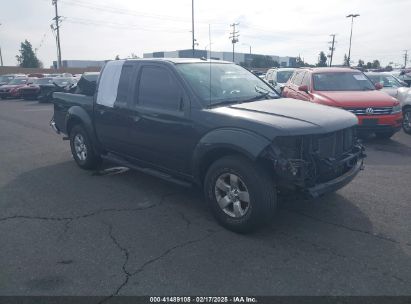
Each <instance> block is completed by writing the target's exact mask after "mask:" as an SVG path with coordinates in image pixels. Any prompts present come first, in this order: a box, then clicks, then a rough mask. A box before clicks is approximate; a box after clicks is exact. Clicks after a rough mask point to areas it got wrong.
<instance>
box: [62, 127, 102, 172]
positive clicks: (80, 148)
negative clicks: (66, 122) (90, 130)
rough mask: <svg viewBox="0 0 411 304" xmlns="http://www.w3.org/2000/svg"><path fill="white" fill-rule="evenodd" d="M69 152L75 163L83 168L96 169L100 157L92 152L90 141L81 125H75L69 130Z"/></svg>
mask: <svg viewBox="0 0 411 304" xmlns="http://www.w3.org/2000/svg"><path fill="white" fill-rule="evenodd" d="M70 147H71V154H72V155H73V158H74V160H75V161H76V163H77V165H78V166H79V167H80V168H82V169H85V170H93V169H97V168H98V166H99V165H100V163H101V158H100V156H99V155H97V154H96V153H95V152H94V149H93V145H92V142H91V140H90V138H89V136H88V134H87V132H86V131H85V129H84V127H83V126H82V125H76V126H74V127H73V128H72V130H71V132H70Z"/></svg>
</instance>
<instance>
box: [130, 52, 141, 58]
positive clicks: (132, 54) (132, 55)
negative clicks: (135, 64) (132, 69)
mask: <svg viewBox="0 0 411 304" xmlns="http://www.w3.org/2000/svg"><path fill="white" fill-rule="evenodd" d="M131 58H133V59H138V58H140V57H138V56H137V55H136V54H134V53H131Z"/></svg>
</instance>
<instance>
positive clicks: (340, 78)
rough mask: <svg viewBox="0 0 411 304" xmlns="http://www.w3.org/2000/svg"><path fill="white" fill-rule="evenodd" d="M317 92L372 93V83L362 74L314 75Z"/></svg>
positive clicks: (373, 88)
mask: <svg viewBox="0 0 411 304" xmlns="http://www.w3.org/2000/svg"><path fill="white" fill-rule="evenodd" d="M313 81H314V89H315V90H316V91H371V90H375V87H374V85H373V84H372V83H371V81H370V80H369V79H368V78H367V77H365V75H364V74H362V73H352V72H336V73H315V74H313Z"/></svg>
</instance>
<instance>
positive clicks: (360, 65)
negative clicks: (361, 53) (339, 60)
mask: <svg viewBox="0 0 411 304" xmlns="http://www.w3.org/2000/svg"><path fill="white" fill-rule="evenodd" d="M363 66H364V60H361V59H360V60H358V64H357V67H359V68H362V67H363Z"/></svg>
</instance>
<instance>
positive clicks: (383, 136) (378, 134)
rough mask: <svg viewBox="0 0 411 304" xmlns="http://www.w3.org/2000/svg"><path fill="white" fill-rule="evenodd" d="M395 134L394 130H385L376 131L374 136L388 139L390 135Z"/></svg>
mask: <svg viewBox="0 0 411 304" xmlns="http://www.w3.org/2000/svg"><path fill="white" fill-rule="evenodd" d="M394 134H395V132H393V131H386V132H377V133H375V136H377V138H379V139H390V138H391V137H393V136H394Z"/></svg>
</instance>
